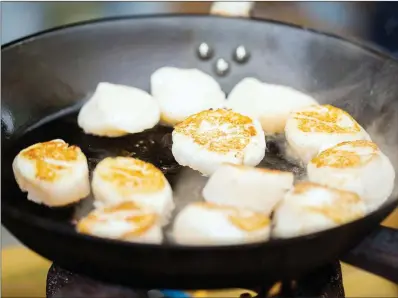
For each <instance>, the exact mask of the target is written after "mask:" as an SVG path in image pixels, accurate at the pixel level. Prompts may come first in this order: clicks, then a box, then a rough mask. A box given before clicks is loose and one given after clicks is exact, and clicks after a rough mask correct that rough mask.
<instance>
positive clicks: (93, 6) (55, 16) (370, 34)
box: [1, 1, 398, 56]
mask: <svg viewBox="0 0 398 298" xmlns="http://www.w3.org/2000/svg"><path fill="white" fill-rule="evenodd" d="M210 5H211V2H2V3H1V6H2V7H1V14H2V26H1V35H2V37H1V42H2V44H4V43H7V42H10V41H12V40H14V39H17V38H20V37H22V36H26V35H29V34H32V33H35V32H38V31H41V30H44V29H48V28H51V27H54V26H59V25H64V24H68V23H74V22H79V21H83V20H89V19H98V18H104V17H111V16H121V15H140V14H159V13H207V12H208V11H209V8H210ZM254 16H255V17H260V18H267V19H273V20H280V21H285V22H289V23H293V24H298V25H303V26H306V27H310V28H315V29H319V30H323V31H327V32H332V33H336V34H340V35H343V36H348V37H355V38H359V39H362V40H366V41H370V42H373V43H375V44H377V45H378V46H380V47H383V48H385V49H386V50H388V51H390V52H392V53H394V54H395V55H397V56H398V2H266V1H265V2H257V3H256V5H255V9H254Z"/></svg>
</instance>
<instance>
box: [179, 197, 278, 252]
mask: <svg viewBox="0 0 398 298" xmlns="http://www.w3.org/2000/svg"><path fill="white" fill-rule="evenodd" d="M269 235H270V220H269V218H268V216H266V215H264V214H262V213H257V212H253V211H251V210H248V209H244V208H235V207H230V206H222V205H217V204H212V203H206V202H195V203H191V204H189V205H188V206H186V207H185V208H184V209H182V210H181V211H180V213H179V214H178V215H177V217H176V219H175V221H174V225H173V231H172V238H173V240H174V241H175V242H176V243H178V244H183V245H229V244H243V243H253V242H259V241H267V240H268V239H269Z"/></svg>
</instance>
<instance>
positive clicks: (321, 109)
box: [293, 105, 361, 133]
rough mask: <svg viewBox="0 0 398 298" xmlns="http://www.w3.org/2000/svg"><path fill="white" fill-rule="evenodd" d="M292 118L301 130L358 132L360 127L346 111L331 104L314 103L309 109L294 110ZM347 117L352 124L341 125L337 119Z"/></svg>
mask: <svg viewBox="0 0 398 298" xmlns="http://www.w3.org/2000/svg"><path fill="white" fill-rule="evenodd" d="M293 117H294V119H296V120H297V122H298V128H299V129H300V130H301V131H303V132H324V133H358V132H360V131H361V127H360V126H359V124H358V123H357V122H356V121H355V119H354V118H352V116H351V115H350V114H348V113H347V112H346V111H344V110H341V109H339V108H336V107H334V106H331V105H319V106H318V105H314V106H312V107H311V110H308V111H303V112H295V113H294V116H293ZM344 118H348V119H349V120H350V121H352V126H344V127H343V126H341V125H339V121H340V120H341V119H344Z"/></svg>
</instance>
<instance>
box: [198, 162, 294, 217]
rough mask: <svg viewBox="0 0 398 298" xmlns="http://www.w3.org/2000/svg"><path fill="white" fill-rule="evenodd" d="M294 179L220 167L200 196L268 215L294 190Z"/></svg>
mask: <svg viewBox="0 0 398 298" xmlns="http://www.w3.org/2000/svg"><path fill="white" fill-rule="evenodd" d="M293 180H294V177H293V174H292V173H291V172H283V171H278V170H269V169H261V168H253V167H248V166H241V165H233V164H223V165H221V166H220V167H219V168H218V169H217V170H216V171H215V172H214V174H213V175H211V177H210V179H209V180H208V182H207V184H206V186H205V187H204V188H203V197H204V199H205V200H206V201H207V202H211V203H215V204H220V205H230V206H235V207H240V208H247V209H250V210H253V211H257V212H261V213H263V214H266V215H270V214H271V212H272V210H273V209H274V207H275V206H276V204H277V203H278V202H279V201H280V200H282V199H283V197H284V195H285V193H286V192H287V191H288V190H290V189H291V188H292V187H293Z"/></svg>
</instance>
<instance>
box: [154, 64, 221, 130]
mask: <svg viewBox="0 0 398 298" xmlns="http://www.w3.org/2000/svg"><path fill="white" fill-rule="evenodd" d="M151 93H152V96H153V97H154V98H155V99H156V100H157V101H158V103H159V105H160V110H161V123H162V124H164V125H168V126H174V125H175V124H177V123H178V122H181V121H183V120H184V119H185V118H187V117H189V116H191V115H193V114H196V113H199V112H201V111H203V110H207V109H211V108H213V109H215V108H221V107H223V106H224V104H225V94H224V92H223V91H222V90H221V87H220V85H219V84H218V83H217V82H216V80H214V79H213V78H212V77H211V76H210V75H208V74H206V73H204V72H202V71H200V70H198V69H183V68H175V67H162V68H159V69H158V70H156V71H155V72H154V73H153V74H152V76H151Z"/></svg>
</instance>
